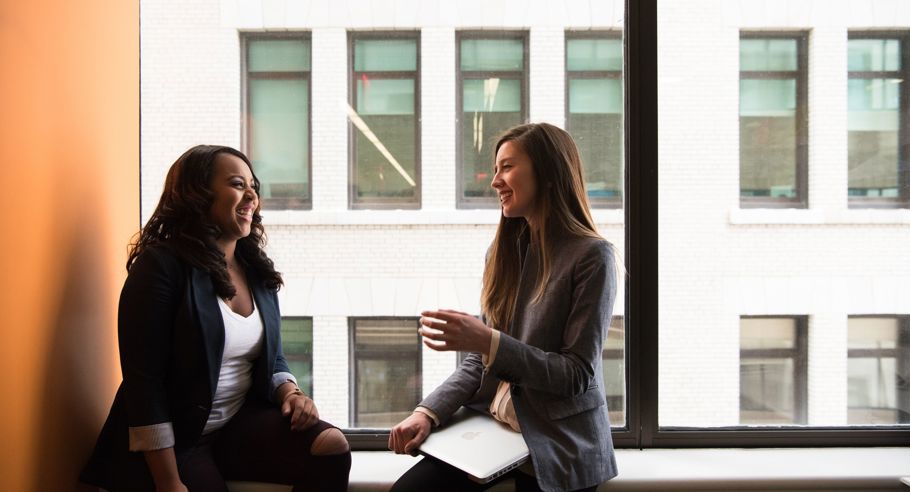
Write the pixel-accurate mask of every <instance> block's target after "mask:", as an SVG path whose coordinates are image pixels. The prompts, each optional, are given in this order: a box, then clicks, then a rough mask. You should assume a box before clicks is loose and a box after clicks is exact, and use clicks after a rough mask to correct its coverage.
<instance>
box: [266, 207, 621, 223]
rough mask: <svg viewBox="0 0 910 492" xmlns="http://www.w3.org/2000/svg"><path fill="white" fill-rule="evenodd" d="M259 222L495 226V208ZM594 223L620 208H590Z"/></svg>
mask: <svg viewBox="0 0 910 492" xmlns="http://www.w3.org/2000/svg"><path fill="white" fill-rule="evenodd" d="M261 214H262V222H263V223H264V224H265V225H266V226H270V225H441V224H449V225H452V224H454V225H495V224H498V223H499V217H500V212H499V210H498V209H472V210H453V209H424V210H263V211H262V212H261ZM591 214H592V215H593V218H594V222H595V223H597V224H610V225H614V224H615V225H621V224H622V223H623V220H624V218H623V211H622V210H621V209H593V210H591Z"/></svg>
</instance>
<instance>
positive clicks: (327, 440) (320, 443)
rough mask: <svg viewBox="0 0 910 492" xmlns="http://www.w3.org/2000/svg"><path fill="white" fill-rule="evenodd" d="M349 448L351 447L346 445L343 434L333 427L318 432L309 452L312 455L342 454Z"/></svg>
mask: <svg viewBox="0 0 910 492" xmlns="http://www.w3.org/2000/svg"><path fill="white" fill-rule="evenodd" d="M350 450H351V447H350V446H348V440H347V439H345V437H344V434H342V433H341V431H340V430H338V429H336V428H334V427H332V428H331V429H326V430H324V431H322V432H320V433H319V435H317V436H316V439H314V440H313V446H312V447H310V453H312V454H313V455H314V456H328V455H333V454H344V453H347V452H348V451H350Z"/></svg>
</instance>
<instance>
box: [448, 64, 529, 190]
mask: <svg viewBox="0 0 910 492" xmlns="http://www.w3.org/2000/svg"><path fill="white" fill-rule="evenodd" d="M462 85H463V92H462V108H463V112H462V118H461V132H462V133H461V135H462V154H461V155H462V160H463V163H464V168H463V169H464V173H463V175H462V179H463V183H462V186H463V193H464V196H465V197H469V198H480V197H489V198H492V197H494V196H496V193H495V190H493V188H491V187H490V182H491V181H492V179H493V175H492V173H491V171H492V168H493V158H494V157H495V156H494V155H493V149H492V146H493V145H495V144H496V137H497V136H499V134H500V133H502V132H503V131H505V130H507V129H508V128H510V127H513V126H515V125H519V124H521V123H522V116H521V100H522V94H521V81H519V80H510V79H500V78H490V79H479V80H476V79H471V80H465V81H463V83H462Z"/></svg>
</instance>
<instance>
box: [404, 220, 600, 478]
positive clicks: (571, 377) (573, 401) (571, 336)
mask: <svg viewBox="0 0 910 492" xmlns="http://www.w3.org/2000/svg"><path fill="white" fill-rule="evenodd" d="M554 241H555V244H554V247H555V249H554V251H555V254H554V258H553V263H552V269H551V274H550V282H549V284H548V285H547V288H546V290H545V291H544V295H543V298H542V299H541V300H540V302H538V303H536V304H535V303H533V302H532V300H533V297H534V290H535V287H536V286H537V279H538V272H537V267H536V265H537V262H536V260H537V255H538V254H539V252H538V250H537V248H536V247H535V246H534V245H530V246H526V245H527V239H526V238H525V237H523V238H522V239H521V240H519V245H518V246H517V247H518V248H519V251H527V254H526V255H525V258H524V261H523V264H524V267H523V268H522V271H521V277H520V281H519V287H518V298H517V301H516V308H515V315H514V317H513V320H512V325H511V326H510V327H509V330H507V331H506V330H503V333H502V336H501V337H500V341H499V349H498V351H497V352H496V358H495V359H494V361H493V364H492V365H491V366H490V367H489V368H488V369H487V370H486V371H485V370H484V366H483V363H482V362H481V356H480V354H476V353H472V354H470V355H468V357H467V358H466V359H465V361H464V362H463V363H462V364H461V366H460V367H459V368H458V369H457V370H456V371H455V373H454V374H452V375H451V376H450V377H449V378H448V379H447V380H446V381H445V382H444V383H443V384H442V385H441V386H440V387H439V388H437V389H436V390H435V391H433V393H431V394H430V395H429V396H427V398H426V399H424V400H423V401H422V402H421V403H420V406H424V407H427V408H429V409H430V410H432V411H433V412H435V413H436V416H437V417H438V418H439V419H440V422H445V421H446V420H448V418H449V417H451V415H452V414H453V413H454V412H455V411H456V410H458V408H459V407H461V406H462V405H467V406H470V407H474V408H477V409H480V410H484V411H486V410H487V408H488V406H489V404H490V403H491V401H492V399H493V396H494V394H495V392H496V387H497V386H498V385H499V382H500V381H508V382H509V383H510V386H511V393H512V402H513V405H514V406H515V414H516V416H517V417H518V422H519V424H520V426H521V433H522V436H523V437H524V439H525V442H527V444H528V448H529V449H530V454H531V461H532V462H533V464H534V471H535V473H536V475H537V482H538V484H539V485H540V488H541V489H543V490H544V491H547V492H550V491H557V490H575V489H581V488H586V487H593V486H595V485H597V484H600V483H601V482H604V481H606V480H609V479H610V478H613V477H614V476H616V473H617V470H616V459H615V457H614V455H613V440H612V437H611V435H610V422H609V419H608V416H607V406H606V397H605V394H604V382H603V369H602V356H601V354H602V349H603V341H604V338H605V337H606V335H607V328H608V327H609V326H610V318H611V316H612V312H613V302H614V300H615V299H616V268H615V264H614V255H613V249H612V247H611V245H610V244H609V243H607V242H606V241H604V240H600V239H594V238H584V237H577V236H568V235H563V237H559V238H554ZM525 248H526V249H525ZM507 333H508V334H507Z"/></svg>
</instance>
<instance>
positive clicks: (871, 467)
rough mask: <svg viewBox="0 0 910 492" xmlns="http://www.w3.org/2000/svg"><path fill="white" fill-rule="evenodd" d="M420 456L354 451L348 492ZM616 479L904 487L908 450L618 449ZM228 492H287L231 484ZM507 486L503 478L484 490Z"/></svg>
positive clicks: (727, 485)
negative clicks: (501, 481) (498, 483)
mask: <svg viewBox="0 0 910 492" xmlns="http://www.w3.org/2000/svg"><path fill="white" fill-rule="evenodd" d="M418 459H419V458H413V457H411V456H402V455H395V454H392V453H390V452H387V451H355V452H354V453H353V463H352V466H351V481H350V487H349V488H348V490H349V491H352V492H355V491H363V492H365V491H370V492H373V491H377V492H378V491H386V490H388V489H389V487H390V486H391V485H392V483H394V482H395V480H397V479H398V477H400V476H401V474H403V473H404V472H405V471H406V470H407V469H408V468H410V467H411V466H412V465H413V464H414V463H416V462H417V460H418ZM616 461H617V463H618V466H619V476H618V477H616V478H615V479H613V480H610V481H609V482H607V483H606V484H604V485H602V486H601V487H600V490H601V491H605V492H606V491H610V492H612V491H625V490H628V491H643V490H648V491H683V490H687V491H691V490H724V491H729V490H750V491H761V490H769V491H770V490H775V491H781V490H790V491H796V490H825V491H827V492H838V491H871V490H895V491H901V490H906V491H908V492H910V478H903V480H904V483H905V484H906V485H902V484H901V481H902V477H910V448H798V449H797V448H788V449H769V448H760V449H646V450H634V449H619V450H617V451H616ZM230 490H231V492H286V491H289V490H290V487H288V486H285V485H271V484H258V483H257V484H254V483H250V482H232V483H231V484H230ZM490 490H491V491H492V492H506V491H511V490H512V486H511V485H510V484H509V483H508V482H506V483H504V484H500V485H497V486H496V487H494V488H492V489H490Z"/></svg>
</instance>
